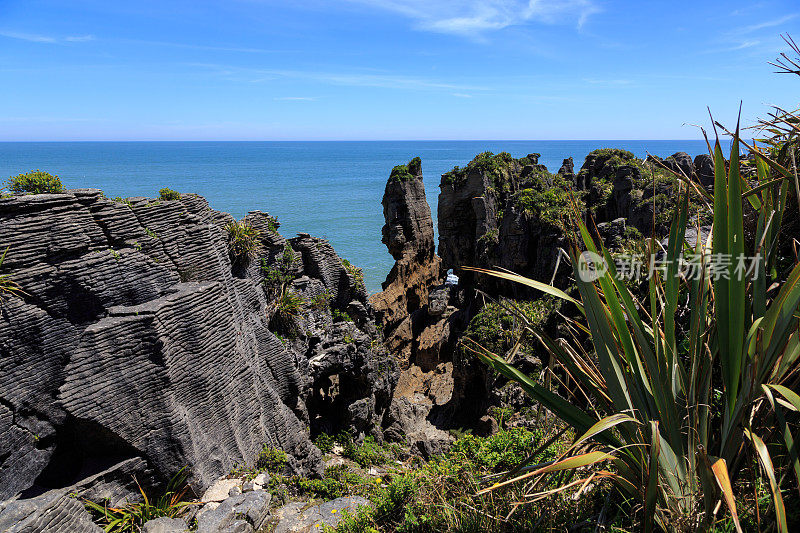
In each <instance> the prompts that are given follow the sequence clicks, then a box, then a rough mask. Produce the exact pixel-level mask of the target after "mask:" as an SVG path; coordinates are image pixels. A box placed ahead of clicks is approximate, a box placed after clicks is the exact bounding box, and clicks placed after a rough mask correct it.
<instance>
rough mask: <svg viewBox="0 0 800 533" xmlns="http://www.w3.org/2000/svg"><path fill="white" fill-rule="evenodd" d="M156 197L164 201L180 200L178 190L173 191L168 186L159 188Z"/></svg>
mask: <svg viewBox="0 0 800 533" xmlns="http://www.w3.org/2000/svg"><path fill="white" fill-rule="evenodd" d="M158 198H159V199H160V200H164V201H167V200H180V199H181V193H179V192H178V191H173V190H172V189H170V188H167V187H164V188H163V189H159V191H158Z"/></svg>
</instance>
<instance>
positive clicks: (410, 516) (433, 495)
mask: <svg viewBox="0 0 800 533" xmlns="http://www.w3.org/2000/svg"><path fill="white" fill-rule="evenodd" d="M549 429H550V432H549V433H546V432H544V431H537V432H533V431H529V430H526V429H516V430H513V431H501V432H499V433H497V434H495V435H492V436H490V437H474V436H471V435H468V436H465V437H462V438H461V439H459V440H457V441H456V442H455V443H453V445H452V446H451V448H450V450H449V451H448V452H446V453H444V454H442V455H440V456H436V457H434V458H432V459H431V460H430V461H428V462H426V463H423V464H421V465H420V466H418V467H417V468H412V469H409V470H407V471H400V472H398V473H396V474H387V475H385V476H384V477H383V478H382V479H381V480H380V483H372V484H371V486H372V490H371V491H370V492H369V493H368V495H367V497H368V498H369V500H370V502H371V505H370V506H368V507H362V508H360V509H359V510H358V511H356V512H355V513H343V515H342V519H341V521H340V523H339V525H338V526H337V528H336V531H338V532H341V533H355V532H359V533H361V532H367V531H371V532H374V531H379V532H381V533H383V532H386V533H388V532H400V531H405V532H412V531H413V532H425V533H434V532H436V533H438V532H462V531H474V532H480V531H492V532H512V531H563V530H566V529H567V528H566V527H565V526H568V525H570V524H576V523H579V522H581V521H582V520H585V519H587V518H589V517H591V516H593V515H596V513H597V507H598V506H601V505H602V499H603V497H604V496H605V495H606V494H607V492H605V491H602V492H601V491H599V490H596V491H594V493H593V495H592V497H591V503H589V502H587V501H586V499H584V500H583V501H580V502H576V501H575V500H573V499H572V498H570V497H564V496H560V495H556V496H555V497H554V498H551V499H549V500H544V501H542V504H541V505H540V506H538V507H531V508H524V507H523V508H521V507H519V506H518V505H517V502H518V501H520V498H521V496H522V495H523V494H524V491H523V490H521V487H515V486H511V487H509V488H507V489H505V490H504V491H501V492H496V493H493V494H488V495H478V496H476V494H475V493H476V492H477V491H478V490H480V488H482V487H481V486H482V483H483V482H482V480H483V479H484V478H485V477H486V476H498V475H499V474H500V473H501V472H502V471H503V470H504V469H506V468H507V467H508V466H510V465H516V464H518V463H519V462H521V461H523V460H524V459H526V458H528V456H529V455H531V454H535V453H536V452H539V453H536V455H535V456H534V457H532V458H531V460H532V464H535V463H537V462H543V461H548V460H550V459H552V458H554V457H556V456H557V455H558V454H559V453H560V452H561V450H563V449H564V447H565V446H566V443H567V442H568V438H569V436H566V435H564V436H562V437H560V438H556V439H555V440H554V441H553V442H552V443H551V444H549V445H547V443H548V441H549V440H550V438H551V437H553V436H556V437H557V432H558V431H557V430H558V428H557V427H552V428H549ZM496 479H501V478H499V477H497V478H496ZM550 486H552V485H549V486H548V487H550ZM548 487H543V490H544V489H546V488H548Z"/></svg>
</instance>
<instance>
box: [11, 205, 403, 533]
mask: <svg viewBox="0 0 800 533" xmlns="http://www.w3.org/2000/svg"><path fill="white" fill-rule="evenodd" d="M234 222H235V220H234V219H233V217H231V216H230V215H227V214H225V213H221V212H217V211H214V210H212V209H211V208H210V207H209V205H208V203H207V202H206V201H205V199H204V198H202V197H200V196H197V195H193V194H184V195H182V197H181V198H180V199H179V200H170V201H159V200H151V199H147V198H129V199H127V200H124V201H122V200H117V201H114V200H110V199H108V198H106V197H105V196H104V195H103V194H102V192H101V191H99V190H97V189H81V190H72V191H67V192H65V193H63V194H39V195H18V196H12V197H6V198H2V199H0V245H2V246H3V248H4V249H5V247H8V254H7V257H6V260H5V262H4V263H3V273H4V274H9V275H10V276H11V277H12V279H13V281H14V282H16V283H17V284H18V285H19V287H20V288H21V289H22V291H24V292H21V293H18V294H16V295H10V296H8V295H7V296H6V297H5V298H4V299H3V300H2V302H1V303H0V500H7V501H6V502H4V503H2V504H0V524H8V523H19V524H22V523H23V522H24V523H28V524H39V525H42V524H44V526H42V527H39V526H37V527H38V529H37V528H34V529H30V530H31V531H38V530H44V531H61V530H74V531H94V530H95V529H93V528H92V527H90V526H91V523H90V522H88V523H87V522H85V520H84V518H85V517H84V515H83V514H81V513H82V510H81V512H78V510H79V508H81V507H82V506H81V505H80V503H79V501H77V500H75V499H72V498H65V497H63V496H64V494H67V493H69V494H71V495H73V496H75V495H77V496H84V497H87V498H92V499H95V500H100V499H105V500H108V501H109V502H110V503H111V504H112V505H115V504H119V503H120V502H125V501H130V499H131V498H135V497H136V496H135V493H136V487H135V485H133V482H132V479H133V475H136V476H137V480H138V481H139V482H140V483H141V484H142V485H143V486H144V487H145V488H147V487H149V486H156V485H163V483H164V482H165V481H166V480H167V479H169V478H170V477H171V476H172V475H173V474H174V473H176V472H177V471H178V470H180V469H181V468H182V467H187V470H188V472H189V473H190V478H189V482H190V485H191V487H192V489H193V490H194V492H195V493H196V494H201V493H202V491H203V490H205V489H206V488H207V487H208V485H209V484H210V483H211V482H212V481H214V480H215V479H217V478H219V477H220V476H221V475H224V474H226V473H228V472H230V471H231V469H233V468H234V467H235V466H236V465H237V464H248V465H249V464H251V463H252V462H253V461H254V460H255V457H256V455H257V453H258V451H259V450H260V449H261V447H262V446H263V445H264V444H267V445H269V446H272V447H276V448H281V449H283V450H285V451H286V452H287V453H288V454H289V456H290V457H289V466H290V468H291V469H292V470H294V471H296V472H298V473H305V474H309V473H313V472H318V471H320V470H321V462H320V460H321V454H320V452H319V450H318V449H317V448H316V447H315V446H314V445H313V444H312V443H311V441H310V434H309V429H308V428H309V427H312V426H314V425H315V424H317V425H318V423H317V422H315V421H317V420H319V419H320V418H327V414H328V413H329V412H332V411H335V412H336V413H337V416H336V418H335V419H333V422H330V421H329V422H328V423H329V424H330V423H334V424H335V427H333V428H332V429H334V430H341V429H349V430H352V431H353V432H355V433H357V434H360V435H364V434H366V433H368V432H373V433H375V432H376V430H375V429H374V428H380V422H379V421H380V420H381V419H382V417H383V414H384V412H385V411H386V410H387V409H388V406H389V401H390V398H391V394H392V390H393V387H394V384H395V382H396V379H397V375H396V365H395V363H394V362H393V361H392V360H391V359H390V358H389V357H388V356H387V354H386V352H385V350H384V349H383V348H382V347H381V346H380V345H381V343H380V342H379V341H377V339H378V333H377V330H376V328H375V324H374V321H373V314H372V311H371V307H370V304H369V302H368V300H367V294H366V291H365V290H364V286H363V281H362V280H360V279H359V276H358V274H359V271H358V269H355V268H354V267H352V265H350V264H349V263H347V262H346V261H343V260H342V259H340V258H339V257H338V255H337V254H336V253H335V252H334V250H333V248H332V247H331V246H330V245H329V244H328V243H327V242H326V241H324V240H321V239H315V238H313V237H310V236H309V235H305V234H302V235H300V236H298V237H296V238H293V239H284V238H283V237H282V236H281V235H280V234H279V233H278V232H277V228H278V226H279V225H278V223H277V221H276V220H275V219H274V218H272V217H270V216H269V215H267V214H265V213H261V212H251V213H250V214H248V215H247V216H246V217H245V219H244V221H243V222H242V224H245V225H247V226H248V227H249V228H252V229H254V230H255V232H256V233H254V235H255V241H256V246H255V248H254V250H253V252H252V253H251V254H250V255H248V256H247V257H242V256H237V255H236V254H235V253H233V252H232V248H231V246H230V244H231V237H230V228H231V226H230V225H231V224H232V223H234ZM287 300H288V301H290V303H291V305H287V304H286V301H287ZM332 379H333V380H335V381H336V385H337V387H336V388H337V393H336V394H332V393H331V392H330V382H331V380H332ZM377 431H378V432H379V429H378V430H377ZM377 436H378V437H380V435H377ZM81 524H83V525H81ZM84 526H85V527H84ZM31 527H33V526H31ZM63 528H66V529H63ZM22 530H25V531H27V529H24V528H23V529H20V531H22Z"/></svg>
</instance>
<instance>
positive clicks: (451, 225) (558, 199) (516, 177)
mask: <svg viewBox="0 0 800 533" xmlns="http://www.w3.org/2000/svg"><path fill="white" fill-rule="evenodd" d="M538 158H539V154H528V155H527V156H526V157H523V158H519V159H517V158H514V157H512V156H511V155H509V154H507V153H501V154H497V155H495V154H492V153H490V152H486V153H483V154H479V155H478V156H477V157H475V159H473V160H472V161H471V162H470V163H469V164H468V165H467V166H466V167H464V168H459V167H456V168H454V169H453V170H452V171H450V172H447V173H445V174H444V175H443V176H442V181H441V185H440V187H441V193H440V195H439V254H440V255H441V257H442V268H445V269H451V268H452V269H456V270H457V271H458V269H459V267H461V266H463V265H471V266H480V267H494V266H499V267H502V268H506V269H508V270H512V271H514V272H517V273H519V274H522V275H525V276H528V277H532V278H534V279H537V280H540V281H544V282H550V281H553V282H554V283H555V284H556V285H558V286H561V287H565V286H566V285H567V284H568V278H569V276H570V275H571V269H570V268H569V267H568V265H567V264H566V262H565V261H559V256H561V257H562V259H563V254H562V252H561V250H565V249H566V246H567V243H568V241H567V238H568V234H569V232H568V231H566V228H568V227H570V221H569V219H570V217H573V216H582V217H585V216H587V214H590V215H591V216H592V218H593V220H594V222H596V223H597V224H598V226H599V228H600V230H601V232H603V233H606V234H608V236H609V237H610V238H612V239H616V240H617V241H621V240H623V239H624V238H625V237H626V235H633V234H638V233H641V234H645V235H650V234H651V232H652V231H655V232H656V234H664V233H665V232H666V231H667V228H668V224H669V215H670V213H671V211H670V208H671V207H670V206H671V202H670V198H671V194H672V193H671V191H672V187H673V183H674V179H675V177H674V175H673V174H672V173H671V172H670V170H669V169H672V170H674V171H676V172H679V173H683V174H684V175H685V176H686V177H688V178H692V179H696V180H697V181H699V182H700V183H701V184H702V185H704V186H708V185H710V183H711V182H713V172H714V169H713V163H712V162H711V161H710V158H708V157H707V156H698V157H697V158H696V161H695V162H693V161H692V159H691V158H690V157H689V156H688V155H687V154H685V153H676V154H673V155H672V156H670V157H668V158H666V159H665V160H663V161H661V160H659V159H657V158H651V159H648V160H646V161H643V160H640V159H637V158H635V157H634V155H633V154H632V153H630V152H627V151H625V150H616V149H600V150H595V151H594V152H592V153H590V154H589V155H588V156H587V157H586V160H585V161H584V163H583V165H582V167H581V168H580V170H579V172H578V173H577V174H576V173H575V171H574V164H573V162H572V159H571V158H570V159H566V160H564V163H563V165H562V166H561V168H560V169H559V171H558V173H557V174H552V173H550V172H549V171H548V170H547V168H546V167H545V166H544V165H540V164H539V162H538ZM709 180H711V181H709ZM626 228H631V229H627V230H626ZM634 230H635V231H634ZM458 273H459V275H460V277H461V279H462V285H463V286H465V287H467V288H470V290H471V288H472V287H473V286H475V285H474V280H473V276H472V275H471V274H470V273H463V272H458ZM479 286H480V287H481V288H484V289H486V290H489V291H490V292H492V293H497V292H498V291H500V292H503V293H506V294H513V295H515V296H527V297H530V296H536V295H535V294H533V293H531V292H530V291H529V290H527V289H524V288H522V287H520V286H514V285H510V284H506V283H502V282H500V283H498V282H495V281H492V280H488V279H483V280H481V282H480V284H479ZM501 289H502V290H501ZM468 293H469V291H468Z"/></svg>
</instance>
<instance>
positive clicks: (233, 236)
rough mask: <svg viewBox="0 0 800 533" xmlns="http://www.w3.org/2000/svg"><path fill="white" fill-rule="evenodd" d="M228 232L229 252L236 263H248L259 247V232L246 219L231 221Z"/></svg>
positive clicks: (227, 228) (227, 227) (226, 227)
mask: <svg viewBox="0 0 800 533" xmlns="http://www.w3.org/2000/svg"><path fill="white" fill-rule="evenodd" d="M225 229H226V230H227V232H228V253H229V255H230V257H231V261H232V262H233V264H234V265H246V264H247V263H248V262H250V260H251V259H252V258H253V257H255V255H256V253H257V252H258V249H259V240H258V238H259V235H260V234H261V232H259V231H258V230H257V229H255V228H254V227H253V226H251V225H250V224H249V223H247V222H246V221H244V220H242V221H239V222H231V223H230V224H228V225H227V226H225Z"/></svg>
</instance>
